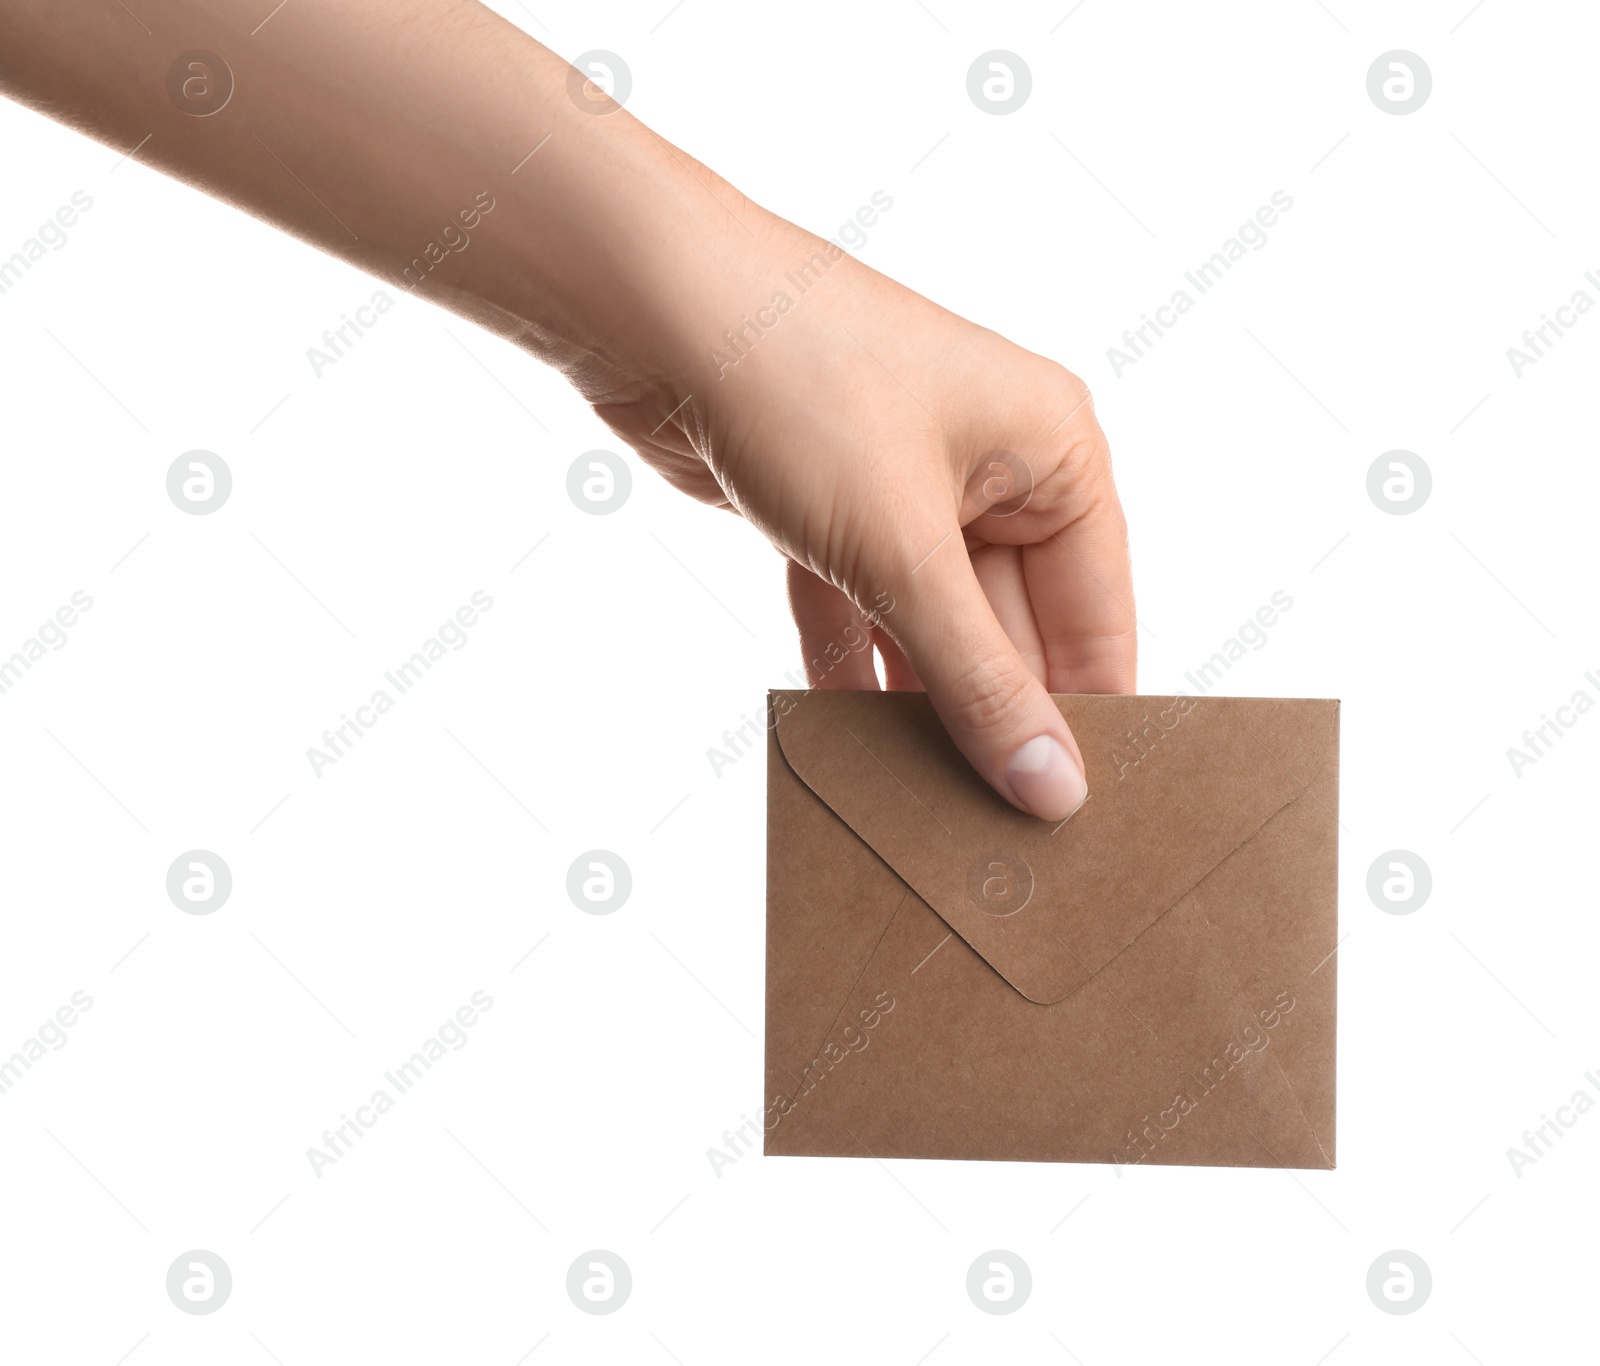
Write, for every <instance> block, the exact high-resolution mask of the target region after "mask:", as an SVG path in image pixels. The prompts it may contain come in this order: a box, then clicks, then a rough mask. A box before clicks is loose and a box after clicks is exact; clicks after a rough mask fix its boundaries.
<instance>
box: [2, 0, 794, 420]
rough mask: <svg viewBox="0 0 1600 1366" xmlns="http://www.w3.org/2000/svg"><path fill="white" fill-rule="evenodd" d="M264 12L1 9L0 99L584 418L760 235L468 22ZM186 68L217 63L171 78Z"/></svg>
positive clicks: (630, 126)
mask: <svg viewBox="0 0 1600 1366" xmlns="http://www.w3.org/2000/svg"><path fill="white" fill-rule="evenodd" d="M269 9H270V4H269V3H268V2H267V0H262V3H261V4H257V5H241V4H239V3H237V0H231V2H230V0H134V2H133V3H132V4H130V5H129V6H128V7H127V8H124V7H122V6H121V5H118V4H116V3H115V2H114V0H104V2H103V3H84V2H80V0H71V2H68V0H10V3H8V4H6V5H5V21H4V23H5V28H4V34H3V38H0V88H3V89H4V91H5V93H7V94H8V95H10V96H12V97H13V98H15V99H18V100H20V101H21V102H23V103H25V104H28V105H30V106H31V107H33V108H35V109H37V110H39V111H40V112H42V113H44V114H47V115H48V116H50V117H52V118H56V119H59V120H61V121H62V122H65V123H68V124H70V125H71V126H73V127H76V128H78V129H80V130H81V131H83V132H85V133H87V134H89V135H90V136H93V137H95V138H98V139H99V140H100V141H102V142H104V143H106V144H107V145H108V146H111V147H113V148H116V149H117V150H119V151H123V152H129V151H132V150H133V149H134V148H135V147H137V149H138V150H137V152H136V153H135V155H136V156H137V159H138V160H139V161H141V162H143V163H145V164H147V165H152V166H156V167H158V168H160V169H161V170H163V171H166V172H167V173H168V174H170V175H173V176H175V177H177V178H178V179H181V180H183V181H186V182H188V183H189V184H192V185H194V186H196V187H198V188H200V189H202V190H205V191H206V192H208V193H210V194H213V195H216V196H217V197H219V198H222V199H225V200H227V201H229V202H231V203H233V204H235V205H237V206H238V207H240V208H242V209H245V210H246V211H248V212H250V213H252V214H254V215H255V216H257V217H259V218H261V219H264V220H265V221H267V222H269V223H272V224H274V225H276V226H278V227H280V228H283V229H284V230H286V231H288V232H292V233H294V234H295V235H296V236H298V237H300V238H302V239H303V240H305V241H307V242H310V243H312V244H313V245H315V246H318V247H321V248H322V249H323V250H325V251H328V252H331V253H333V254H334V255H336V256H339V257H342V258H343V259H345V260H347V261H349V262H350V263H351V264H353V265H356V266H358V267H360V268H361V269H363V270H366V271H369V272H371V273H372V274H374V275H376V276H378V277H380V278H382V279H384V280H386V281H388V282H390V283H391V284H393V285H395V286H397V287H399V288H403V289H406V290H408V291H411V292H414V293H415V294H416V295H418V296H420V297H423V298H430V299H433V300H434V301H435V302H437V303H440V304H442V305H444V306H445V307H448V308H451V309H453V310H455V311H456V312H459V313H461V314H463V315H465V316H467V317H470V318H472V319H473V320H474V321H477V322H479V323H481V324H482V325H484V326H485V327H488V328H490V329H491V330H493V331H495V332H498V333H500V334H501V335H503V336H506V337H508V338H510V339H512V340H514V341H516V342H517V343H518V344H520V345H523V346H525V347H526V348H527V349H529V350H530V351H532V352H534V353H535V354H537V355H539V356H541V357H542V358H543V359H545V360H547V361H549V362H550V363H552V364H554V365H556V366H558V367H560V368H561V369H562V370H563V371H565V372H566V373H567V374H568V375H569V376H570V377H571V378H572V379H573V381H574V382H575V383H576V384H577V385H578V387H579V388H580V390H581V391H582V392H584V393H585V395H586V396H588V397H590V398H591V399H595V398H600V397H603V396H607V395H618V394H623V395H625V394H626V392H627V389H628V386H630V385H631V384H633V383H634V382H635V381H637V380H639V379H640V378H642V377H652V378H666V377H667V372H669V371H670V370H671V369H672V368H673V367H675V366H677V365H679V364H681V363H682V362H683V358H684V357H685V356H688V355H692V354H693V353H694V351H695V348H696V344H697V342H698V341H699V340H700V339H699V338H697V337H695V336H693V335H692V333H693V332H694V330H695V328H696V324H695V323H694V322H693V321H691V319H692V317H693V316H694V314H695V311H696V310H695V309H693V308H692V307H686V305H688V304H690V303H691V302H692V301H693V300H694V299H695V298H696V296H697V295H705V294H708V293H711V292H714V287H715V286H717V285H718V284H719V282H721V281H723V279H724V276H725V274H726V268H727V265H728V262H729V261H730V260H731V259H733V258H734V256H735V255H736V254H737V248H738V247H739V246H740V244H739V243H738V242H736V241H735V240H734V238H733V237H732V234H738V236H739V237H740V238H742V239H744V240H745V241H746V242H748V240H749V234H750V233H751V232H765V231H769V230H770V228H769V226H768V225H769V223H770V221H771V220H770V219H769V217H768V216H767V215H764V214H761V213H760V211H759V210H757V209H755V208H754V206H751V205H749V204H748V203H746V202H745V201H742V200H741V199H739V197H738V196H737V195H736V194H735V193H734V192H733V191H732V189H731V188H730V187H728V186H727V185H726V184H725V183H724V182H721V181H719V180H717V179H716V178H715V177H712V176H710V175H709V173H708V172H706V171H705V170H704V169H703V168H701V167H699V166H697V165H695V164H694V163H693V162H692V161H691V160H690V159H689V158H688V157H686V156H684V155H683V154H682V153H681V152H678V151H677V150H676V149H673V148H670V147H669V146H668V145H667V144H666V143H665V142H663V141H662V140H661V139H659V138H657V137H656V136H655V135H654V134H653V133H652V132H650V131H649V130H648V129H646V128H645V127H644V126H643V125H641V124H640V123H639V122H638V121H637V120H635V119H633V118H632V116H631V115H629V114H628V113H627V112H626V111H623V110H617V109H615V108H614V107H613V106H611V105H609V104H608V103H607V104H595V103H592V102H586V103H585V107H580V101H581V98H582V97H581V95H575V89H576V85H575V83H573V82H572V81H571V78H572V77H573V74H574V73H573V72H572V69H571V68H570V67H569V66H567V64H566V63H565V62H564V61H562V60H561V59H560V58H558V57H556V56H555V55H554V54H552V53H551V52H549V51H548V50H546V49H545V48H543V47H541V46H540V45H539V44H538V43H536V42H534V41H533V40H532V39H530V38H528V37H527V36H526V35H524V34H523V33H521V32H520V30H518V29H516V28H515V27H513V26H512V25H510V24H508V23H506V22H504V21H503V20H501V19H500V18H499V17H498V16H496V15H495V14H493V13H492V12H491V11H489V10H487V9H485V8H484V7H483V6H481V5H478V4H476V3H473V0H340V3H337V4H325V5H308V4H298V3H290V4H287V5H285V6H284V7H283V8H282V9H281V11H280V12H277V13H275V14H272V16H271V18H270V19H269V20H268V21H267V22H265V23H262V18H261V16H262V14H264V13H266V12H267V11H268V10H269ZM130 10H131V11H133V12H132V13H130ZM135 16H137V17H135ZM253 28H254V29H255V30H256V31H255V32H254V34H252V29H253ZM147 30H148V31H147ZM195 51H199V52H204V53H209V54H214V55H215V56H216V57H219V58H220V59H221V64H218V63H214V62H209V60H207V59H202V61H203V62H204V64H205V65H204V66H203V67H196V68H194V69H192V70H191V69H189V68H188V66H187V64H185V63H180V62H179V61H178V59H179V57H180V55H181V54H187V53H191V52H195ZM206 67H209V68H211V69H209V70H207V69H205V68H206ZM185 81H187V82H188V85H187V88H185V84H184V82H185ZM230 82H231V85H232V92H231V94H230V95H228V98H227V102H226V104H225V105H223V106H222V107H221V108H220V109H217V110H216V111H215V112H211V113H205V112H203V111H205V110H207V109H210V108H213V107H214V106H215V105H216V103H217V102H218V101H219V100H220V99H221V97H222V95H223V94H225V93H226V92H227V87H228V84H229V83H230ZM596 109H609V110H611V112H608V113H603V114H600V113H596V112H594V111H595V110H596Z"/></svg>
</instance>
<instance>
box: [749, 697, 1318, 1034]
mask: <svg viewBox="0 0 1600 1366" xmlns="http://www.w3.org/2000/svg"><path fill="white" fill-rule="evenodd" d="M1054 701H1055V702H1056V705H1057V706H1058V707H1060V709H1061V713H1062V715H1063V716H1064V717H1065V718H1066V720H1067V723H1068V724H1069V725H1070V726H1071V727H1072V732H1073V734H1074V735H1075V736H1076V737H1077V739H1078V744H1079V747H1080V748H1081V749H1082V751H1083V754H1084V760H1085V763H1086V765H1087V768H1088V778H1089V794H1090V795H1089V800H1088V802H1087V803H1085V805H1084V806H1083V808H1082V809H1081V810H1079V811H1078V813H1077V814H1076V815H1075V816H1073V817H1072V819H1071V820H1069V821H1067V822H1065V823H1064V824H1062V825H1060V826H1054V827H1052V826H1050V825H1048V824H1046V823H1044V822H1042V821H1038V820H1035V819H1034V818H1032V817H1030V816H1025V815H1023V814H1022V813H1021V812H1019V811H1017V810H1015V809H1013V808H1012V807H1011V806H1010V805H1009V804H1008V803H1006V802H1005V801H1004V800H1003V799H1002V798H1000V797H999V796H998V795H997V794H996V793H994V792H993V791H992V790H991V789H990V788H989V787H988V786H987V784H985V783H984V782H983V781H982V779H980V778H979V777H978V775H977V774H976V773H975V772H973V770H972V768H971V766H970V765H969V764H968V763H967V761H966V759H965V758H964V757H963V756H962V755H961V753H960V751H959V750H957V749H956V747H955V745H954V744H953V743H952V742H951V740H950V738H949V737H948V735H947V734H946V733H945V730H944V727H943V726H942V725H941V724H940V722H939V719H938V717H937V716H936V715H935V714H934V711H933V708H932V706H931V704H930V703H929V702H928V699H927V697H926V696H925V695H923V694H920V693H872V692H836V691H813V692H785V691H779V692H774V693H773V694H772V695H771V698H770V703H771V714H772V717H773V722H774V724H775V725H776V728H777V738H778V745H779V748H780V749H781V750H782V751H783V757H784V759H785V760H786V761H787V762H788V764H789V766H790V767H791V768H792V769H793V770H794V772H795V773H796V774H797V775H798V776H799V777H800V779H801V781H803V782H804V783H805V784H806V786H807V787H809V788H810V789H811V791H812V792H813V793H815V794H816V796H817V797H818V798H819V799H821V800H822V801H823V802H824V803H826V804H827V806H828V807H829V808H830V809H831V810H832V811H833V812H834V813H835V814H836V815H837V816H838V817H839V818H840V819H841V820H842V821H844V823H845V824H846V825H848V826H849V827H850V828H851V829H852V830H853V831H855V833H856V834H857V835H858V836H860V838H861V839H862V840H863V841H865V842H866V844H867V845H868V846H870V847H871V848H872V849H873V851H874V852H875V853H877V855H878V856H879V857H880V858H882V859H883V860H884V861H885V862H886V863H887V864H888V865H889V866H890V867H891V868H893V869H894V871H895V872H896V873H897V874H898V875H899V876H900V877H901V878H902V879H903V880H904V881H905V882H906V884H907V885H908V886H910V887H911V889H912V890H913V891H914V892H916V894H917V895H918V896H920V897H921V898H922V899H923V900H924V901H926V902H927V903H928V905H929V906H931V907H932V908H933V909H934V910H935V911H936V912H937V913H938V914H939V916H940V917H941V918H942V919H943V920H944V921H945V923H946V924H948V925H949V926H950V928H951V930H952V931H954V932H955V933H956V934H958V935H960V936H961V938H962V939H964V940H965V941H966V942H967V943H968V944H969V945H971V946H972V948H973V949H974V950H975V951H976V952H977V953H978V954H979V955H980V956H981V957H982V958H983V959H984V960H985V961H986V962H987V963H988V964H989V965H990V966H991V967H992V968H994V970H995V971H996V972H998V973H999V974H1000V975H1001V976H1002V977H1003V978H1005V980H1006V981H1008V982H1009V983H1010V984H1011V985H1012V986H1013V987H1015V988H1016V989H1017V990H1018V991H1019V992H1021V993H1022V994H1023V995H1024V996H1025V997H1027V998H1028V999H1029V1000H1031V1001H1036V1002H1039V1003H1040V1004H1050V1003H1053V1002H1055V1001H1059V1000H1062V999H1064V998H1065V997H1067V996H1069V995H1071V994H1072V992H1073V991H1075V990H1076V989H1077V988H1078V987H1079V986H1081V985H1082V984H1083V983H1084V982H1086V981H1087V980H1088V979H1089V978H1090V977H1092V976H1093V975H1094V974H1095V973H1096V972H1098V971H1099V970H1100V969H1101V968H1103V967H1104V966H1105V965H1106V964H1107V963H1109V962H1110V961H1111V960H1112V959H1113V958H1115V957H1116V956H1117V954H1119V953H1121V952H1122V950H1123V949H1125V948H1126V947H1127V946H1128V945H1129V944H1131V943H1132V942H1133V941H1134V940H1135V939H1137V938H1138V937H1139V935H1140V934H1141V933H1143V932H1144V930H1146V929H1148V928H1149V926H1150V925H1152V924H1153V923H1154V922H1155V921H1156V920H1157V919H1158V918H1159V917H1160V916H1162V915H1163V914H1164V913H1165V912H1166V911H1167V910H1169V909H1170V908H1171V907H1172V906H1173V905H1175V904H1176V903H1177V902H1178V901H1179V899H1180V898H1182V896H1183V895H1184V894H1185V893H1186V892H1188V891H1189V889H1190V888H1192V887H1193V886H1195V884H1196V883H1198V882H1199V881H1200V880H1201V879H1202V878H1204V877H1205V875H1206V874H1207V873H1208V872H1210V871H1211V869H1213V868H1214V867H1216V866H1217V864H1218V863H1220V862H1221V861H1222V860H1224V859H1226V858H1227V857H1228V856H1229V855H1230V854H1232V853H1233V852H1234V851H1235V850H1237V849H1239V847H1240V846H1241V845H1243V844H1244V843H1245V842H1247V841H1248V840H1249V839H1250V837H1251V836H1252V835H1253V834H1255V832H1256V831H1257V830H1259V829H1260V828H1261V827H1262V826H1263V825H1264V824H1265V823H1266V822H1267V821H1268V820H1270V819H1271V818H1272V816H1273V815H1274V814H1275V813H1276V812H1278V811H1280V810H1281V809H1282V808H1283V807H1284V806H1285V805H1287V804H1288V803H1289V802H1292V801H1294V800H1295V799H1296V798H1297V797H1298V796H1300V794H1301V793H1303V792H1304V791H1305V789H1306V788H1307V786H1308V785H1309V784H1310V782H1311V780H1312V779H1313V778H1314V777H1315V776H1316V775H1317V773H1318V772H1319V771H1320V770H1321V769H1322V767H1323V766H1324V765H1325V764H1326V763H1327V762H1328V761H1329V760H1330V759H1332V758H1333V757H1335V754H1336V746H1337V734H1338V729H1337V724H1336V723H1337V718H1338V707H1339V704H1338V703H1337V702H1335V701H1320V700H1302V699H1281V698H1223V697H1218V698H1186V697H1143V696H1082V695H1077V696H1064V695H1063V696H1057V697H1055V698H1054ZM1333 818H1334V813H1332V812H1330V813H1329V819H1330V820H1332V819H1333Z"/></svg>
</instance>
